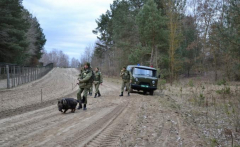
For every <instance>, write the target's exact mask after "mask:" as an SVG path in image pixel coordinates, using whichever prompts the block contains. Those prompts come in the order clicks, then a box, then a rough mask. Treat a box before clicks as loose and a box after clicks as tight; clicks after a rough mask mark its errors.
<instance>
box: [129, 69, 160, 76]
mask: <svg viewBox="0 0 240 147" xmlns="http://www.w3.org/2000/svg"><path fill="white" fill-rule="evenodd" d="M133 74H134V75H142V76H149V77H156V71H155V70H149V69H143V68H134V71H133Z"/></svg>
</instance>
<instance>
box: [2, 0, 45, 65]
mask: <svg viewBox="0 0 240 147" xmlns="http://www.w3.org/2000/svg"><path fill="white" fill-rule="evenodd" d="M45 43H46V38H45V35H44V33H43V30H42V28H41V26H40V24H39V22H38V20H37V18H36V17H34V16H33V15H32V14H31V13H30V12H29V11H28V10H26V9H25V8H24V7H23V5H22V0H1V1H0V62H5V63H12V64H18V65H31V66H35V65H38V62H39V59H40V58H41V56H42V54H43V48H44V45H45Z"/></svg>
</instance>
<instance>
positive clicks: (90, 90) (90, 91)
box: [89, 85, 93, 93]
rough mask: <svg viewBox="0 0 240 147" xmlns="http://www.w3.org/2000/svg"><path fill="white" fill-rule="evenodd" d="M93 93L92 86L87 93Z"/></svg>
mask: <svg viewBox="0 0 240 147" xmlns="http://www.w3.org/2000/svg"><path fill="white" fill-rule="evenodd" d="M92 92H93V85H92V86H91V87H90V88H89V93H92Z"/></svg>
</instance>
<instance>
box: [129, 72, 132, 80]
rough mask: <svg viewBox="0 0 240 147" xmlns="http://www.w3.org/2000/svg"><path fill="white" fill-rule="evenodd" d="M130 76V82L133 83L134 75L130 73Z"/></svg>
mask: <svg viewBox="0 0 240 147" xmlns="http://www.w3.org/2000/svg"><path fill="white" fill-rule="evenodd" d="M129 75H130V81H132V79H133V76H132V73H131V72H129Z"/></svg>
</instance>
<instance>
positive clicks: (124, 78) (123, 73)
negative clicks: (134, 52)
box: [119, 67, 132, 96]
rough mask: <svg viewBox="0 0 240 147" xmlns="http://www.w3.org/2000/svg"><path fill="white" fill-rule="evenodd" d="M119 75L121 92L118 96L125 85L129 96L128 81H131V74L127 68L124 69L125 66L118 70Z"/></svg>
mask: <svg viewBox="0 0 240 147" xmlns="http://www.w3.org/2000/svg"><path fill="white" fill-rule="evenodd" d="M120 76H121V77H122V88H121V94H120V95H119V96H123V90H124V87H125V86H126V88H127V89H128V96H130V91H131V87H130V83H132V74H131V73H130V72H129V71H128V70H126V67H123V68H122V70H121V72H120Z"/></svg>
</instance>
